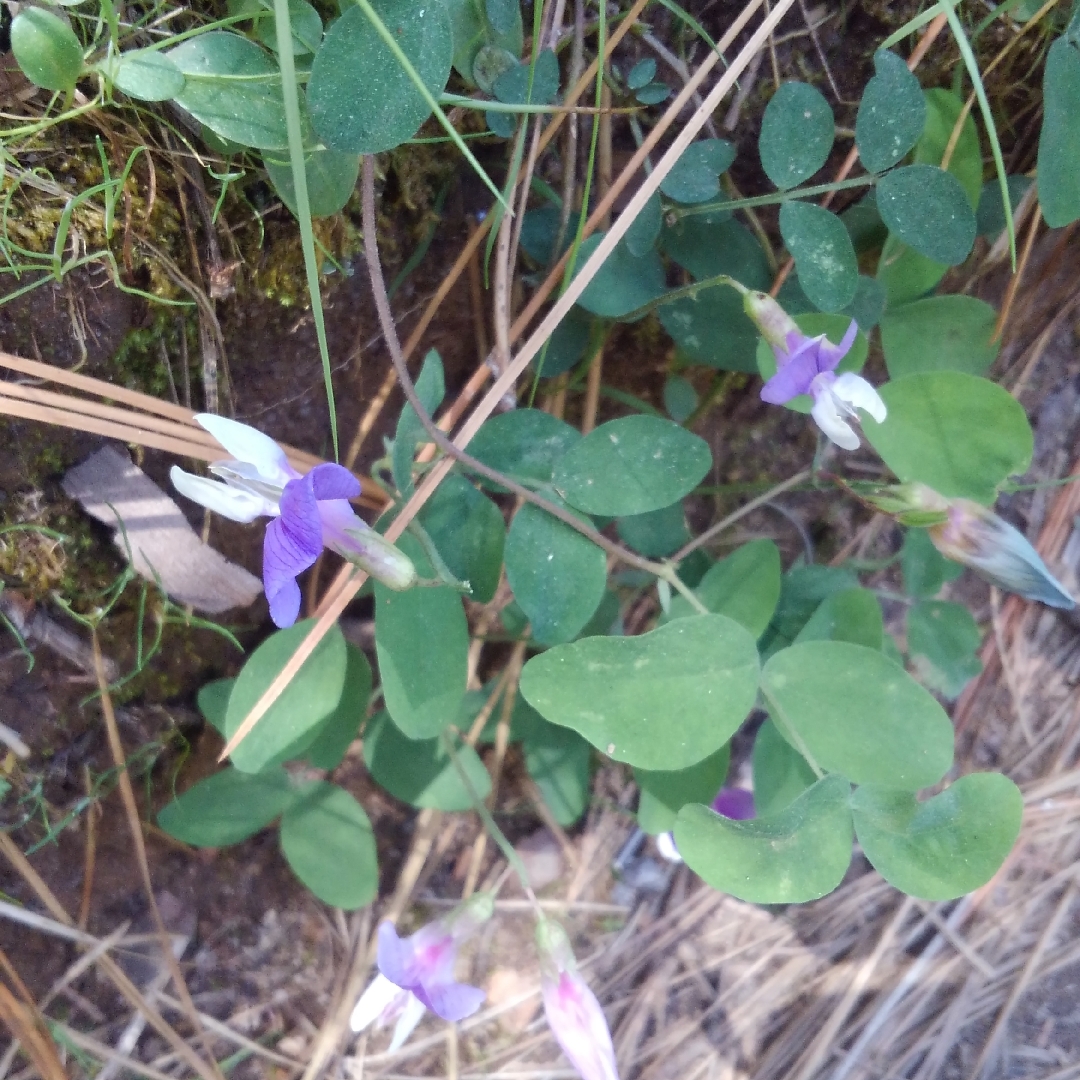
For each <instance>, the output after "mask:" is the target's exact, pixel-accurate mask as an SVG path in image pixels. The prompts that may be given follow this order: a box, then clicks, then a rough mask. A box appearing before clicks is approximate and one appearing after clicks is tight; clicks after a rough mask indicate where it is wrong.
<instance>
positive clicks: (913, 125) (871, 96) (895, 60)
mask: <svg viewBox="0 0 1080 1080" xmlns="http://www.w3.org/2000/svg"><path fill="white" fill-rule="evenodd" d="M925 124H926V99H925V98H924V97H923V93H922V88H921V87H920V86H919V80H918V79H916V78H915V76H914V75H912V74H911V72H910V71H909V70H908V66H907V64H906V63H904V61H903V60H901V59H900V57H899V56H897V55H896V53H893V52H888V51H887V50H885V49H879V50H878V51H877V52H876V53H874V77H873V78H872V79H871V80H870V81H869V82H868V83H867V84H866V89H865V90H864V91H863V96H862V101H861V102H860V103H859V112H858V115H857V116H856V117H855V145H856V146H857V147H858V148H859V157H860V158H861V159H862V163H863V165H864V166H865V167H866V170H867V171H868V172H872V173H876V172H884V171H885V170H886V169H889V168H891V167H892V166H893V165H895V164H896V163H897V162H898V161H899V160H900V159H901V158H902V157H903V156H904V155H905V154H906V153H907V152H908V151H909V150H910V149H911V148H912V147H913V146H914V145H915V143H916V142H917V141H918V139H919V136H920V135H922V133H923V127H924V125H925Z"/></svg>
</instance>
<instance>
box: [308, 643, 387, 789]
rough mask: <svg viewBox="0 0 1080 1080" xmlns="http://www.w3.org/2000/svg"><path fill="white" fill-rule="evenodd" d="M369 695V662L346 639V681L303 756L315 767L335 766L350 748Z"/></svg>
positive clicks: (333, 767)
mask: <svg viewBox="0 0 1080 1080" xmlns="http://www.w3.org/2000/svg"><path fill="white" fill-rule="evenodd" d="M370 697H371V664H369V663H368V658H367V657H366V656H365V655H364V654H363V653H362V652H361V651H360V650H359V649H358V648H357V647H356V646H355V645H352V644H350V643H349V642H346V643H345V685H344V686H343V687H342V688H341V700H340V701H339V702H338V706H337V708H336V709H335V710H334V711H333V712H332V713H331V714H330V715H329V716H328V717H327V718H326V719H325V720H324V721H323V722H322V724H321V725H320V726H319V731H318V734H317V735H316V736H315V741H314V742H313V743H312V744H311V745H310V746H309V747H308V748H307V751H306V752H305V754H304V758H305V759H306V760H307V762H308V764H310V765H311V766H312V767H313V768H315V769H327V770H329V769H336V768H337V767H338V766H339V765H340V764H341V760H342V758H344V757H345V751H346V750H348V749H349V746H350V744H351V743H352V741H353V739H355V738H356V733H357V731H358V730H359V728H360V721H361V720H363V719H364V713H366V712H367V706H368V700H369V699H370Z"/></svg>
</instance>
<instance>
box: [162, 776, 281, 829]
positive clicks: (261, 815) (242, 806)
mask: <svg viewBox="0 0 1080 1080" xmlns="http://www.w3.org/2000/svg"><path fill="white" fill-rule="evenodd" d="M293 796H294V790H293V787H292V784H291V783H290V782H289V778H288V776H287V775H286V773H285V770H284V769H282V768H280V767H277V768H272V769H267V770H266V771H265V772H261V773H258V774H256V775H252V774H251V773H242V772H240V770H239V769H234V768H232V766H229V767H227V768H225V769H222V770H221V772H218V773H214V775H213V776H208V777H207V778H206V779H205V780H200V781H199V782H198V783H197V784H195V785H193V786H192V787H190V788H188V790H187V791H185V792H184V794H183V795H181V796H180V797H179V798H177V799H173V801H172V802H171V803H169V804H168V805H167V806H165V807H164V808H163V809H162V811H161V813H160V814H158V824H159V825H160V826H161V827H162V828H163V829H164V830H165V831H166V832H167V833H168V834H169V835H170V836H175V837H176V839H177V840H181V841H183V842H184V843H185V844H191V845H192V846H193V847H228V845H229V844H239V843H240V841H241V840H246V839H247V838H248V837H249V836H254V835H255V833H257V832H258V831H259V830H260V829H262V828H265V827H266V826H267V825H269V824H270V822H271V821H273V820H274V818H276V817H278V816H279V815H280V814H281V813H282V812H283V811H284V810H285V808H286V807H287V806H288V805H289V803H290V802H291V801H292V799H293Z"/></svg>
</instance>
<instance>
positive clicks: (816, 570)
mask: <svg viewBox="0 0 1080 1080" xmlns="http://www.w3.org/2000/svg"><path fill="white" fill-rule="evenodd" d="M858 584H859V579H858V578H857V577H856V576H855V575H854V574H853V573H852V572H851V571H850V570H845V569H842V568H841V567H839V566H797V567H795V568H794V569H792V570H789V571H788V572H787V573H786V574H785V575H784V576H783V579H782V580H781V585H780V600H779V602H778V603H777V605H776V611H775V613H774V614H773V617H772V619H771V620H770V621H769V627H768V629H767V630H766V632H765V634H764V636H763V637H762V639H761V653H762V656H763V657H766V658H767V657H769V656H771V655H772V654H773V653H774V652H777V651H778V650H780V649H784V648H787V646H788V645H790V644H791V643H792V642H793V641H794V640H795V638H796V637H797V636H798V634H799V631H800V630H801V629H802V628H803V627H804V626H805V625H806V623H807V622H808V621H809V619H810V617H811V616H812V615H813V614H814V612H815V611H817V609H818V605H819V604H820V603H821V602H822V600H824V599H826V597H829V596H832V594H833V593H836V592H840V591H841V590H843V589H854V588H856V587H857V586H858Z"/></svg>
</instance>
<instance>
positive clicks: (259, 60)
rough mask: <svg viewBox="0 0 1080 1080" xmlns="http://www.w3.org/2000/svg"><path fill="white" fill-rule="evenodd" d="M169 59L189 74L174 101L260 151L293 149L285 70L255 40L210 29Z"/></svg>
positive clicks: (215, 129)
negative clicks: (284, 95) (287, 116)
mask: <svg viewBox="0 0 1080 1080" xmlns="http://www.w3.org/2000/svg"><path fill="white" fill-rule="evenodd" d="M165 55H166V56H167V57H168V58H169V59H170V60H171V61H172V62H173V63H174V64H175V65H176V66H177V67H178V68H179V69H180V71H181V72H183V74H184V88H183V90H182V91H181V92H180V93H179V94H177V95H176V96H175V98H174V99H173V100H175V102H176V104H177V105H179V106H180V107H181V108H182V109H186V110H187V111H188V112H189V113H191V115H192V116H194V117H195V119H196V120H198V121H199V122H200V123H202V124H205V125H206V126H207V127H208V128H209V129H210V130H211V131H213V132H214V133H215V134H217V135H220V136H221V138H223V139H229V140H230V141H232V142H235V143H239V144H240V145H241V146H255V147H258V148H259V149H261V150H284V149H285V148H286V147H287V146H288V145H289V137H288V135H287V134H286V131H285V103H284V101H283V100H282V96H281V72H280V70H279V69H278V65H277V61H276V60H275V59H274V58H273V57H272V56H271V55H270V54H269V53H268V52H266V51H265V50H264V49H260V48H259V46H258V45H256V44H255V42H254V41H249V40H248V39H247V38H245V37H240V35H239V34H233V33H229V32H227V31H225V30H211V31H210V32H209V33H206V34H199V35H198V36H197V37H193V38H188V40H187V41H182V42H181V43H180V44H179V45H177V46H176V47H175V48H172V49H169V51H168V52H167V53H166V54H165Z"/></svg>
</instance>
